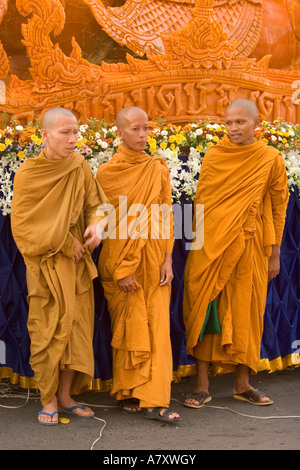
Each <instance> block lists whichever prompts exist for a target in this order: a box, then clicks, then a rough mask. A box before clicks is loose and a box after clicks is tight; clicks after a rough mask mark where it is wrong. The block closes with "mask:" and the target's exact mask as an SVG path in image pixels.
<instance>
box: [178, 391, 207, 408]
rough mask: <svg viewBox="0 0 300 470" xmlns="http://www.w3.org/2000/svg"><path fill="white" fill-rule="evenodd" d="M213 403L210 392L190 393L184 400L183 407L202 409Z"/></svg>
mask: <svg viewBox="0 0 300 470" xmlns="http://www.w3.org/2000/svg"><path fill="white" fill-rule="evenodd" d="M209 401H211V396H210V394H209V393H208V392H203V391H202V390H201V391H199V392H192V393H188V394H187V395H186V397H185V399H184V402H183V405H184V406H187V407H188V408H202V407H203V406H204V404H205V403H208V402H209Z"/></svg>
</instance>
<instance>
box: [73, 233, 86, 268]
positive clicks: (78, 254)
mask: <svg viewBox="0 0 300 470" xmlns="http://www.w3.org/2000/svg"><path fill="white" fill-rule="evenodd" d="M74 240H75V248H74V252H73V256H72V260H73V261H74V263H78V262H79V261H80V260H81V258H83V256H84V253H85V248H84V246H82V244H81V243H80V241H79V240H77V238H74Z"/></svg>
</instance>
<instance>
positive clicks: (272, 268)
mask: <svg viewBox="0 0 300 470" xmlns="http://www.w3.org/2000/svg"><path fill="white" fill-rule="evenodd" d="M279 270H280V246H278V245H273V246H272V254H271V257H270V260H269V267H268V281H271V280H272V279H274V277H276V276H277V274H279Z"/></svg>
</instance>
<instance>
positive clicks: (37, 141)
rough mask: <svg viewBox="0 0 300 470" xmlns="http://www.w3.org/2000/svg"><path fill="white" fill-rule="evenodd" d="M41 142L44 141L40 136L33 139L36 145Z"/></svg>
mask: <svg viewBox="0 0 300 470" xmlns="http://www.w3.org/2000/svg"><path fill="white" fill-rule="evenodd" d="M43 142H44V140H43V139H42V138H40V139H39V138H38V137H37V138H36V139H35V144H36V145H38V146H39V145H41V144H42V143H43Z"/></svg>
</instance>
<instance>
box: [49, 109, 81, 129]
mask: <svg viewBox="0 0 300 470" xmlns="http://www.w3.org/2000/svg"><path fill="white" fill-rule="evenodd" d="M60 117H67V118H71V119H76V116H75V115H74V114H73V113H72V112H71V111H69V110H68V109H66V108H60V107H56V108H52V109H48V110H47V111H46V112H45V113H44V115H43V117H42V121H41V128H42V129H47V130H49V129H51V128H52V127H53V125H55V123H56V122H57V119H58V118H60ZM76 120H77V119H76Z"/></svg>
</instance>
